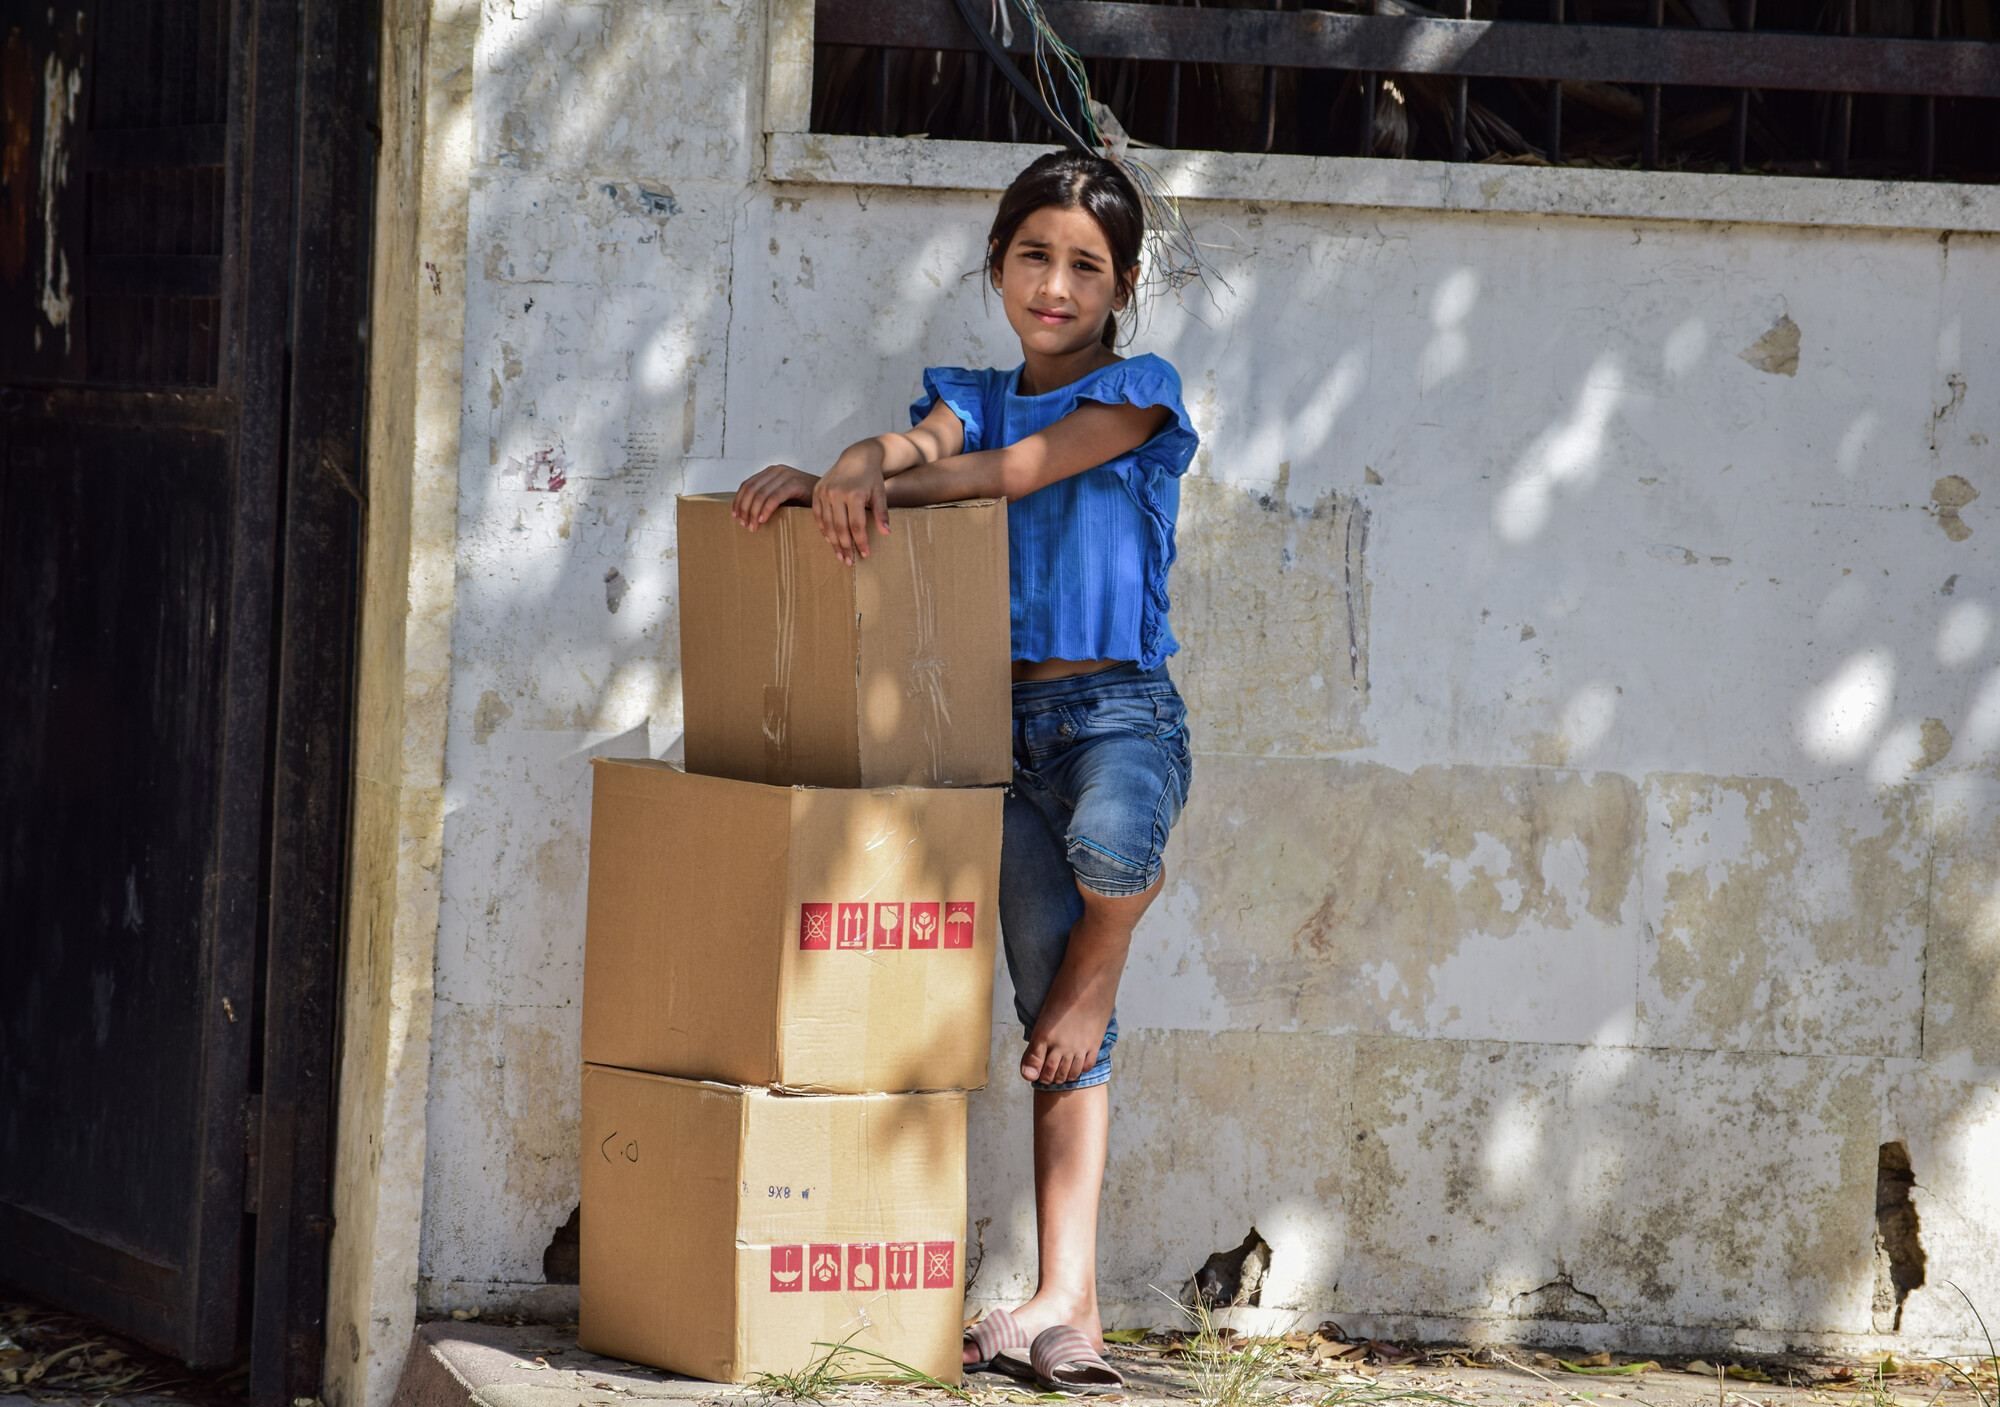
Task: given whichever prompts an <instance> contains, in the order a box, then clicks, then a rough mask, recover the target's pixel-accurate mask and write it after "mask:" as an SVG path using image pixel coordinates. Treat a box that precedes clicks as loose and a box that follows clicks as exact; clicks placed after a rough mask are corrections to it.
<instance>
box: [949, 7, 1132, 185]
mask: <svg viewBox="0 0 2000 1407" xmlns="http://www.w3.org/2000/svg"><path fill="white" fill-rule="evenodd" d="M954 3H955V4H956V5H957V6H958V13H959V15H960V17H961V18H963V19H964V21H965V25H966V28H968V29H970V30H971V31H972V37H973V38H974V39H977V40H978V41H979V47H980V48H981V49H984V50H985V51H986V57H987V58H988V59H989V60H991V61H992V64H993V66H994V67H995V68H996V69H998V70H999V71H1000V76H1001V77H1002V78H1005V79H1006V80H1007V82H1008V83H1010V84H1012V85H1013V88H1014V91H1015V92H1017V93H1019V94H1020V95H1021V96H1022V97H1023V98H1025V99H1027V103H1028V110H1029V111H1030V112H1032V113H1034V114H1035V116H1036V117H1039V118H1040V119H1041V120H1042V121H1044V122H1046V123H1047V124H1048V125H1049V129H1050V130H1051V131H1053V132H1054V133H1055V134H1056V139H1057V140H1058V141H1060V142H1061V143H1062V144H1063V145H1064V146H1066V147H1068V148H1070V149H1071V150H1072V151H1080V152H1082V153H1083V154H1084V155H1086V156H1096V155H1098V153H1096V152H1093V151H1091V150H1090V148H1089V147H1087V146H1085V145H1084V144H1083V142H1082V141H1081V140H1080V139H1079V138H1078V137H1077V135H1076V131H1077V129H1079V128H1082V127H1083V125H1084V124H1083V123H1081V122H1065V121H1063V120H1062V119H1061V118H1059V117H1057V116H1056V115H1055V114H1054V113H1053V112H1051V111H1049V105H1048V103H1047V102H1045V101H1044V100H1043V98H1042V95H1041V92H1040V90H1039V89H1038V88H1037V87H1036V86H1035V85H1034V84H1032V83H1030V82H1029V81H1028V80H1027V78H1026V76H1025V75H1023V74H1022V72H1021V70H1020V69H1018V68H1016V67H1014V61H1013V60H1012V59H1010V58H1008V57H1007V51H1006V50H1005V49H1004V48H1002V47H1001V45H1000V41H999V40H998V39H996V38H994V37H993V35H992V34H991V33H990V32H989V31H988V30H987V28H986V26H985V25H984V24H982V23H980V20H979V17H978V15H977V14H976V13H974V11H973V8H972V0H954ZM1000 3H1001V4H1003V5H1005V4H1007V3H1009V0H1000Z"/></svg>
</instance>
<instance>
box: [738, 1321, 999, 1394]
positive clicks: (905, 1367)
mask: <svg viewBox="0 0 2000 1407" xmlns="http://www.w3.org/2000/svg"><path fill="white" fill-rule="evenodd" d="M859 1332H861V1331H860V1330H859V1329H857V1330H855V1333H859ZM813 1347H814V1348H816V1349H819V1350H820V1354H819V1356H818V1357H816V1358H814V1359H812V1360H810V1361H809V1362H807V1364H806V1366H805V1367H803V1368H801V1369H799V1370H798V1371H797V1372H793V1373H759V1374H757V1375H756V1376H755V1377H753V1378H752V1379H751V1380H750V1386H751V1387H752V1388H754V1389H755V1390H756V1391H757V1392H758V1393H759V1394H760V1395H762V1396H763V1397H765V1398H767V1399H776V1398H785V1399H788V1400H790V1401H792V1402H815V1403H821V1404H824V1403H825V1401H826V1399H827V1396H828V1395H829V1394H831V1393H832V1392H834V1391H835V1390H837V1389H839V1388H841V1387H843V1386H845V1385H847V1384H849V1383H863V1382H867V1383H889V1384H891V1385H893V1386H897V1387H929V1388H936V1389H937V1390H938V1391H939V1392H942V1393H945V1394H947V1395H949V1396H951V1397H955V1398H957V1399H958V1400H959V1401H961V1402H970V1401H972V1397H971V1395H970V1394H969V1393H967V1392H966V1390H965V1389H964V1388H962V1387H953V1386H952V1385H951V1384H950V1383H948V1382H945V1381H944V1380H943V1379H941V1378H934V1377H932V1376H931V1375H930V1374H929V1373H926V1372H925V1371H924V1370H923V1369H921V1368H913V1367H911V1366H910V1365H909V1364H907V1363H904V1362H902V1361H901V1360H900V1359H895V1358H891V1357H890V1356H889V1355H888V1354H886V1353H878V1352H877V1351H876V1350H874V1349H872V1348H861V1347H859V1346H858V1345H856V1344H855V1342H854V1334H849V1335H848V1336H847V1337H846V1338H844V1339H842V1340H841V1341H840V1342H839V1343H821V1342H815V1343H814V1344H813ZM856 1360H860V1361H859V1362H857V1361H856ZM876 1364H879V1365H880V1366H879V1367H877V1366H873V1365H876Z"/></svg>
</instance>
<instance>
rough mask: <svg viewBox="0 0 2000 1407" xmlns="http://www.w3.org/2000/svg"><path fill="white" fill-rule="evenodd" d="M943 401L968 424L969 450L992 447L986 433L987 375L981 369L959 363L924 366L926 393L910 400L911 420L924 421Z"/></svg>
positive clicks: (967, 449)
mask: <svg viewBox="0 0 2000 1407" xmlns="http://www.w3.org/2000/svg"><path fill="white" fill-rule="evenodd" d="M939 401H943V402H944V403H945V404H946V405H948V406H950V407H951V413H952V414H953V415H956V416H957V417H958V420H959V423H960V424H961V425H963V426H965V450H964V452H965V453H966V454H971V453H973V452H974V451H975V450H981V449H986V448H988V446H987V444H986V442H985V440H984V439H983V438H982V435H983V434H984V432H985V429H986V378H985V375H983V374H982V373H980V372H977V371H967V370H966V369H965V368H964V367H958V366H931V367H925V368H924V393H923V395H921V396H919V397H917V399H916V400H914V401H912V402H910V424H911V425H912V426H913V427H914V426H916V425H918V424H920V423H922V421H923V418H924V417H925V416H926V415H929V414H930V413H931V410H932V408H933V407H935V406H936V405H937V403H938V402H939Z"/></svg>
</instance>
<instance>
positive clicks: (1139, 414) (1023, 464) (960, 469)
mask: <svg viewBox="0 0 2000 1407" xmlns="http://www.w3.org/2000/svg"><path fill="white" fill-rule="evenodd" d="M1172 418H1173V412H1172V411H1170V410H1168V409H1167V408H1166V407H1165V406H1135V405H1095V404H1085V405H1080V406H1078V407H1077V408H1076V409H1075V410H1073V411H1071V412H1070V413H1069V414H1068V415H1065V416H1064V417H1063V418H1062V419H1060V420H1058V421H1057V422H1056V423H1055V424H1053V425H1051V426H1049V428H1048V429H1046V430H1042V431H1039V432H1037V433H1035V434H1033V435H1030V436H1028V437H1027V438H1026V439H1024V440H1019V441H1016V442H1015V443H1014V444H1011V445H1008V446H1007V447H1006V448H1005V449H988V450H979V451H977V452H975V453H973V454H959V455H950V456H945V457H942V458H939V459H936V460H932V461H930V462H929V463H926V464H922V465H913V466H911V467H910V468H909V469H907V470H905V471H904V472H903V473H902V474H900V475H898V476H897V478H896V482H895V483H894V484H892V485H890V486H889V489H888V499H889V504H890V506H891V507H895V508H916V507H920V506H922V505H923V504H926V503H956V502H958V501H959V500H961V499H967V498H1004V499H1006V500H1007V501H1008V502H1009V503H1012V502H1014V501H1015V500H1017V499H1022V498H1026V497H1027V496H1028V495H1029V494H1031V493H1033V492H1034V491H1035V490H1036V489H1039V488H1045V487H1047V486H1048V485H1050V484H1053V483H1055V482H1056V481H1058V480H1060V479H1067V478H1070V477H1071V476H1073V475H1076V474H1081V473H1082V472H1083V471H1084V470H1086V469H1095V468H1096V467H1097V466H1098V465H1100V464H1106V463H1109V462H1110V461H1111V460H1114V459H1116V458H1118V456H1119V455H1121V454H1129V453H1131V452H1132V451H1133V450H1135V449H1137V448H1139V446H1140V445H1143V444H1144V443H1146V441H1148V440H1150V439H1152V438H1153V436H1155V435H1157V434H1158V433H1159V432H1160V431H1161V429H1163V428H1164V427H1165V426H1166V423H1167V422H1168V421H1169V420H1171V419H1172Z"/></svg>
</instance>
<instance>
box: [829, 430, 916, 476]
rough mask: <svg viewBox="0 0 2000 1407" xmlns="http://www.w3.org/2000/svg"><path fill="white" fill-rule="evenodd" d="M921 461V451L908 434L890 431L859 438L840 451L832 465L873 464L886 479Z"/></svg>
mask: <svg viewBox="0 0 2000 1407" xmlns="http://www.w3.org/2000/svg"><path fill="white" fill-rule="evenodd" d="M923 462H924V452H923V450H922V449H921V448H920V447H919V446H918V445H917V443H916V442H915V441H914V440H912V439H911V438H910V437H909V436H908V435H901V434H897V433H896V432H895V431H893V430H892V431H890V432H888V433H887V434H883V435H873V436H870V437H869V438H868V439H865V440H859V441H857V442H855V443H854V444H851V445H849V446H848V447H847V448H846V449H844V450H842V451H841V452H840V458H839V459H837V460H835V461H834V466H833V467H834V468H835V469H869V468H873V469H874V470H876V471H877V472H878V473H880V474H881V475H882V477H883V478H885V479H893V478H895V477H896V476H897V475H899V474H905V473H908V472H909V471H910V470H912V469H914V468H916V467H917V466H918V465H920V464H922V463H923Z"/></svg>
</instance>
